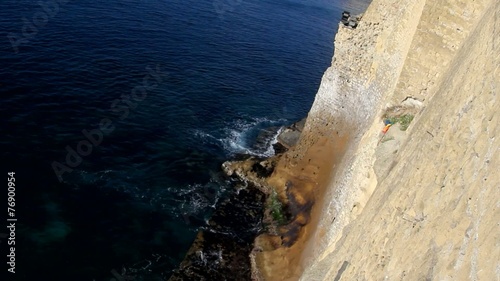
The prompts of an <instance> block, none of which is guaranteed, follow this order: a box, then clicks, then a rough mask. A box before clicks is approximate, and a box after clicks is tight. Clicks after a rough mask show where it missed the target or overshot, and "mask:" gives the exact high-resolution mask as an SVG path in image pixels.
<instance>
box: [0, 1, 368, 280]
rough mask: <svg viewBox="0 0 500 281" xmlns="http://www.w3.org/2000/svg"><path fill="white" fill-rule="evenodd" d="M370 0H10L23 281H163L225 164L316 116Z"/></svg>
mask: <svg viewBox="0 0 500 281" xmlns="http://www.w3.org/2000/svg"><path fill="white" fill-rule="evenodd" d="M367 2H368V1H367V0H344V1H340V0H337V1H336V0H331V1H327V0H282V1H275V0H215V1H193V0H183V1H180V0H163V1H158V0H141V1H132V0H108V1H93V0H92V1H91V0H79V1H74V0H59V1H56V0H42V1H31V0H30V1H28V0H3V1H1V2H0V97H1V103H0V112H1V116H2V119H1V122H2V124H1V126H0V128H1V129H0V145H1V159H0V161H1V164H0V165H1V168H2V169H1V172H2V173H3V174H4V176H3V178H6V177H7V172H15V178H16V195H15V200H16V201H15V202H16V206H15V218H17V222H16V232H15V233H16V240H15V241H16V244H15V247H16V248H15V256H16V260H15V261H16V273H15V279H12V280H41V281H45V280H74V281H78V280H88V281H91V280H95V281H98V280H99V281H100V280H106V281H108V280H120V281H121V280H126V278H124V277H123V275H121V274H123V273H124V272H133V273H134V275H135V276H137V278H136V280H166V279H168V277H169V276H170V275H171V274H172V272H173V270H174V269H175V268H177V267H178V265H179V263H180V262H181V261H182V259H183V257H184V256H185V255H186V251H187V250H188V249H189V247H190V246H191V243H192V242H193V240H194V238H195V236H196V233H197V231H198V230H199V228H200V227H201V226H203V225H204V224H206V222H207V220H208V219H209V218H210V216H211V214H212V213H213V212H214V210H215V209H216V208H217V203H218V202H219V201H220V200H221V198H224V197H227V196H228V194H229V193H231V192H234V191H233V190H232V189H231V188H230V185H229V184H228V183H227V180H226V179H224V177H222V176H221V175H220V165H221V163H222V162H223V161H225V160H227V159H230V158H231V157H234V156H235V155H237V154H240V153H246V154H254V155H260V156H269V155H271V154H272V153H273V150H272V147H271V144H272V142H273V141H274V139H273V138H274V137H273V136H270V137H268V139H266V140H265V141H261V142H258V143H257V142H256V137H257V135H258V134H259V132H260V131H261V130H262V129H264V128H268V127H271V126H281V125H285V124H290V123H292V122H295V121H297V120H299V119H301V118H303V117H305V116H306V115H307V112H308V110H309V108H310V106H311V105H312V102H313V100H314V95H315V93H316V91H317V89H318V86H319V84H320V81H321V76H322V74H323V72H324V71H325V70H326V68H327V67H328V66H329V65H330V63H331V58H332V55H333V41H334V40H333V39H334V36H335V32H336V30H337V28H338V22H339V21H340V17H341V12H342V11H343V10H344V9H347V10H350V11H352V12H353V13H359V12H362V11H363V10H364V9H365V8H366V6H367ZM6 185H7V181H5V186H6ZM1 196H2V197H1V198H2V201H1V202H4V203H2V204H6V202H7V199H6V197H7V190H6V189H5V192H2V194H1ZM5 207H6V206H5ZM4 215H5V212H4V211H2V216H4ZM2 221H4V222H3V223H2V224H4V223H5V224H7V223H6V222H5V219H4V218H3V217H2ZM3 232H4V233H6V232H7V231H6V230H5V229H4V231H3ZM0 234H2V231H0ZM235 235H237V233H235ZM0 247H1V256H2V258H1V259H2V260H3V262H2V263H3V264H4V266H3V267H2V270H5V271H6V270H7V268H8V267H6V266H5V263H6V262H7V257H6V255H7V254H8V252H7V240H6V238H5V236H0ZM141 276H143V277H141ZM10 277H12V275H11V276H10ZM154 278H156V279H154ZM2 280H6V279H2ZM8 280H11V279H8ZM227 280H231V278H230V277H228V279H227Z"/></svg>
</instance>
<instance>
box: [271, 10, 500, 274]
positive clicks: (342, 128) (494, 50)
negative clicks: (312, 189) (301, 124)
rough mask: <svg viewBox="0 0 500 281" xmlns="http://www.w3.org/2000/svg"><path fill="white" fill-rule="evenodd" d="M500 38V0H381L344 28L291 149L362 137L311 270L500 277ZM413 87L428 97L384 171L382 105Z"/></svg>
mask: <svg viewBox="0 0 500 281" xmlns="http://www.w3.org/2000/svg"><path fill="white" fill-rule="evenodd" d="M499 38H500V2H499V1H497V0H476V1H465V0H463V1H453V0H446V1H444V0H443V1H438V0H427V1H425V0H421V1H390V0H374V1H373V2H372V4H371V5H370V7H369V9H368V10H367V12H366V13H365V15H364V17H363V19H362V22H361V23H360V25H359V28H358V29H355V30H349V29H343V28H341V29H340V31H339V33H338V34H337V37H336V43H335V44H336V45H335V57H334V61H333V64H332V67H331V68H329V69H328V70H327V72H326V73H325V75H324V77H323V81H322V84H321V86H320V89H319V91H318V94H317V97H316V100H315V102H314V104H313V107H312V109H311V111H310V114H309V116H308V120H307V122H306V126H305V129H304V133H303V135H302V137H301V140H300V142H299V144H298V146H297V148H296V149H295V150H294V151H292V152H291V153H295V157H296V158H300V157H307V151H309V150H310V149H311V147H314V146H315V145H316V143H315V142H314V139H315V137H317V136H322V135H324V136H327V137H333V138H335V135H338V134H340V135H342V134H349V135H350V137H351V145H350V146H349V147H348V148H347V151H346V153H345V156H344V157H343V159H342V162H341V165H338V166H335V167H332V177H331V181H330V183H329V184H328V188H327V191H326V194H324V198H323V205H322V206H315V208H320V209H321V212H320V215H319V216H320V217H319V221H318V224H317V228H316V229H315V231H314V233H312V234H311V236H310V237H309V239H308V244H307V250H306V251H304V252H305V253H306V254H307V256H305V257H304V259H303V261H302V262H303V264H304V265H306V268H305V271H304V273H303V274H302V277H301V278H300V280H307V281H312V280H423V279H425V280H500V262H499V261H500V210H499V208H500V173H498V167H500V151H499V149H500V138H499V136H498V134H499V133H500V129H499V127H500V117H499V115H500V111H499V108H500V100H499V98H498V87H499V86H500V85H499V84H500V78H499V76H500V74H499V72H498V67H499V65H500V59H499V58H500V55H499V54H500V39H499ZM408 96H411V97H414V98H416V99H419V100H421V101H423V102H424V107H425V108H424V109H423V110H422V111H421V112H420V113H419V114H417V116H416V117H415V120H414V121H413V123H412V124H411V125H410V127H409V129H408V131H407V132H406V133H407V138H406V141H405V142H404V143H403V144H402V145H401V146H400V148H399V149H398V150H397V153H396V154H394V156H393V162H392V164H391V165H390V169H389V172H388V173H387V174H386V175H384V176H383V177H380V175H379V178H377V176H376V175H375V173H374V171H373V165H374V164H375V155H376V153H375V152H376V150H377V141H378V137H379V131H380V129H381V122H380V118H379V117H380V115H381V112H382V111H381V110H382V109H383V107H384V105H393V104H398V103H400V102H401V101H402V100H403V99H404V98H406V97H408ZM326 156H327V155H326ZM292 158H293V157H292ZM276 280H277V279H276ZM283 280H284V279H283Z"/></svg>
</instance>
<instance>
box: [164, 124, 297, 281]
mask: <svg viewBox="0 0 500 281" xmlns="http://www.w3.org/2000/svg"><path fill="white" fill-rule="evenodd" d="M304 124H305V118H304V119H302V120H300V121H298V122H295V123H293V124H292V125H290V126H286V127H281V128H276V127H274V128H268V129H264V130H263V131H262V132H261V134H260V135H259V137H258V139H257V140H256V143H257V145H259V142H262V143H266V139H268V138H269V136H270V135H273V134H276V133H278V135H277V138H276V143H274V144H272V145H273V149H274V152H275V154H274V155H273V156H270V157H260V156H255V155H238V156H236V157H235V158H236V159H234V160H231V161H226V162H224V163H223V164H222V170H223V172H224V173H225V175H226V176H227V177H228V178H229V181H230V182H231V185H232V186H233V190H232V191H231V192H230V194H229V196H228V197H227V198H226V199H225V200H223V201H222V203H220V204H219V205H218V206H217V209H216V211H215V213H214V215H213V216H212V218H211V219H210V220H209V222H208V225H207V226H206V227H203V228H202V229H201V230H200V231H199V232H198V235H197V237H196V239H195V241H194V242H193V245H192V246H191V248H190V250H189V251H188V253H187V254H186V256H185V258H184V261H183V262H182V263H181V265H180V266H179V268H178V269H177V270H175V272H174V274H173V275H172V276H171V277H170V279H169V280H171V281H175V280H256V279H257V280H258V279H260V278H259V277H258V276H257V275H259V273H258V272H256V271H255V255H254V254H255V252H259V251H263V250H265V249H270V248H276V247H279V246H281V245H282V244H283V241H282V239H281V236H280V233H281V232H283V230H281V229H280V228H281V227H283V226H284V225H285V224H286V223H287V222H288V221H290V219H292V214H291V213H290V211H289V210H288V208H287V205H285V204H286V203H285V201H283V200H282V199H281V198H279V196H278V194H277V192H276V191H275V190H274V189H273V188H271V186H270V185H269V184H268V183H267V179H268V178H269V177H270V176H271V175H272V174H273V172H274V169H275V167H276V165H277V163H278V162H279V160H280V158H281V157H282V156H283V153H285V152H286V151H288V150H289V149H290V148H292V147H293V146H294V145H295V144H296V143H297V142H298V140H299V138H300V134H301V132H302V130H303V128H304ZM259 236H261V237H262V236H264V237H268V239H267V241H266V242H265V243H261V244H260V245H255V244H254V242H255V241H256V238H257V237H259ZM292 240H293V239H292ZM292 240H290V241H289V242H288V243H293V241H292ZM228 276H231V278H228Z"/></svg>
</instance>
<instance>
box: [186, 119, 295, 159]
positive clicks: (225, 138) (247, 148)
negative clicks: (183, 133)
mask: <svg viewBox="0 0 500 281" xmlns="http://www.w3.org/2000/svg"><path fill="white" fill-rule="evenodd" d="M284 122H286V120H284V119H278V120H270V119H267V118H254V119H252V120H247V121H242V120H238V121H233V122H231V123H228V124H227V125H225V126H224V127H225V128H223V130H222V133H220V134H221V135H222V137H220V138H217V137H215V136H213V135H212V134H210V133H207V132H203V131H200V130H197V131H195V132H194V135H195V136H196V137H198V138H200V139H202V140H203V141H204V142H208V143H211V144H215V145H217V146H219V147H221V148H222V149H223V150H224V151H225V152H226V153H228V154H229V155H234V154H250V155H255V156H262V157H269V156H272V155H274V149H273V144H275V143H276V142H277V138H278V135H279V133H280V132H281V130H282V129H281V128H280V129H279V130H278V131H277V132H276V133H275V134H273V135H272V137H270V138H269V139H268V140H266V141H265V143H266V146H265V148H255V147H254V143H255V141H256V135H258V133H259V131H260V130H263V129H266V128H269V127H274V126H280V125H281V124H283V123H284Z"/></svg>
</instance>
